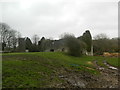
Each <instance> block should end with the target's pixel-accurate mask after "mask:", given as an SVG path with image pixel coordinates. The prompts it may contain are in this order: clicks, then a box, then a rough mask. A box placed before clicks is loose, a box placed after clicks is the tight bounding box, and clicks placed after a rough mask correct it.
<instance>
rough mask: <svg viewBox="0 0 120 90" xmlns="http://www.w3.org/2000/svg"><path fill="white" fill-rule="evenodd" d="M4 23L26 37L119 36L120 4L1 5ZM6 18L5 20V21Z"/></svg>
mask: <svg viewBox="0 0 120 90" xmlns="http://www.w3.org/2000/svg"><path fill="white" fill-rule="evenodd" d="M0 9H1V11H2V12H0V22H5V23H7V24H8V25H10V26H11V27H12V28H13V29H15V30H18V31H19V32H21V34H22V36H28V37H32V36H33V35H34V34H37V35H39V37H42V36H45V37H47V38H50V37H53V38H59V36H60V35H61V34H63V33H64V32H69V33H73V34H74V35H75V36H77V37H78V36H81V35H82V34H83V32H85V30H90V31H91V34H92V36H95V35H97V34H99V33H106V34H107V35H108V36H109V37H111V38H112V37H117V36H118V3H117V2H103V1H102V2H87V1H86V2H83V1H81V0H39V2H38V1H36V0H13V1H11V2H8V0H7V1H6V2H0ZM1 17H2V18H1Z"/></svg>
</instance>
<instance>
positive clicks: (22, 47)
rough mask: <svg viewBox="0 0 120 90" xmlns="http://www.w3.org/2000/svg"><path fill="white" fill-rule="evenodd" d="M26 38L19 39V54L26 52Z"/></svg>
mask: <svg viewBox="0 0 120 90" xmlns="http://www.w3.org/2000/svg"><path fill="white" fill-rule="evenodd" d="M25 49H26V48H25V38H19V39H18V51H19V52H25Z"/></svg>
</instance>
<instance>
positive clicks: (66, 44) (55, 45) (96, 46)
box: [0, 23, 119, 56]
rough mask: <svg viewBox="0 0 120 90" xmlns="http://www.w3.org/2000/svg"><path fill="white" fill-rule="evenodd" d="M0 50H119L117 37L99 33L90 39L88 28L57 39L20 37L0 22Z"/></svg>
mask: <svg viewBox="0 0 120 90" xmlns="http://www.w3.org/2000/svg"><path fill="white" fill-rule="evenodd" d="M0 37H1V42H0V45H1V50H2V51H9V52H23V51H29V52H44V51H67V52H68V53H69V54H70V55H73V56H80V55H82V54H87V55H93V53H94V55H101V54H103V52H119V48H118V41H119V38H112V39H110V38H108V37H107V35H105V34H99V35H96V36H95V37H94V39H93V40H92V35H91V33H90V31H89V30H86V31H85V32H84V33H83V35H82V36H80V37H75V36H74V35H73V34H68V33H66V34H64V35H62V37H61V39H59V40H51V39H46V38H45V37H42V38H41V39H40V38H39V36H38V35H34V36H33V37H32V39H30V38H29V37H25V38H22V37H21V34H20V33H19V32H18V31H16V30H13V29H12V28H11V27H10V26H9V25H7V24H5V23H0Z"/></svg>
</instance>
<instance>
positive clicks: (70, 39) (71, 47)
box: [64, 34, 82, 56]
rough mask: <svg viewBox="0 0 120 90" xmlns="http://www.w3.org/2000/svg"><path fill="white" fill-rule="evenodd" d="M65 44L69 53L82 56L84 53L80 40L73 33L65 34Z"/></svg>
mask: <svg viewBox="0 0 120 90" xmlns="http://www.w3.org/2000/svg"><path fill="white" fill-rule="evenodd" d="M64 39H65V45H66V47H67V49H68V54H69V55H72V56H81V55H82V48H81V44H80V41H79V40H78V39H77V38H75V37H74V36H73V35H70V34H66V35H65V36H64Z"/></svg>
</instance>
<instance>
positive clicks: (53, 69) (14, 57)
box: [2, 52, 118, 88]
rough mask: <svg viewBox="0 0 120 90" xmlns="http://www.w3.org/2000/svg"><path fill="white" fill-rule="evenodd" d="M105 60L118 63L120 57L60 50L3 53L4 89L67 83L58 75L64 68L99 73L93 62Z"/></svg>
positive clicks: (100, 62)
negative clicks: (88, 54) (71, 54)
mask: <svg viewBox="0 0 120 90" xmlns="http://www.w3.org/2000/svg"><path fill="white" fill-rule="evenodd" d="M104 59H106V60H107V61H108V62H109V63H110V64H112V65H114V66H118V64H117V58H104V57H99V56H94V57H92V56H82V57H73V56H68V55H66V54H65V53H59V52H34V53H4V54H3V61H2V68H3V73H2V75H3V77H2V78H3V88H4V87H7V88H10V87H19V88H21V87H24V88H25V87H26V88H27V87H52V86H54V84H55V83H61V82H64V81H63V80H62V79H60V78H59V77H58V75H59V74H60V73H62V72H64V70H63V69H69V70H71V71H72V70H75V71H78V72H82V71H85V72H89V73H91V74H99V72H98V71H97V70H96V69H95V67H94V65H93V64H92V62H93V61H94V60H98V62H99V64H100V65H102V61H103V60H104ZM62 70H63V71H62Z"/></svg>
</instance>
